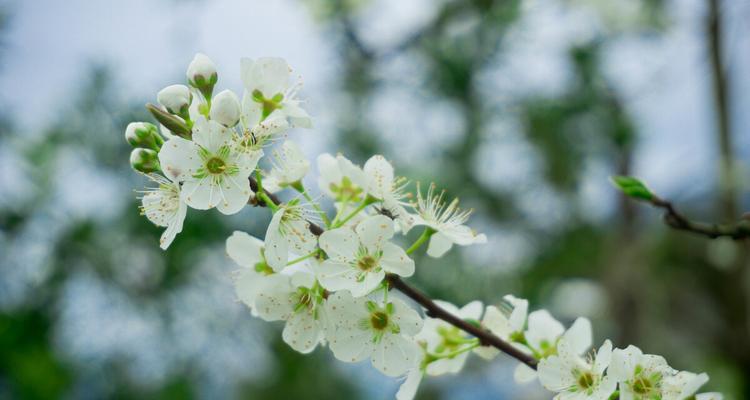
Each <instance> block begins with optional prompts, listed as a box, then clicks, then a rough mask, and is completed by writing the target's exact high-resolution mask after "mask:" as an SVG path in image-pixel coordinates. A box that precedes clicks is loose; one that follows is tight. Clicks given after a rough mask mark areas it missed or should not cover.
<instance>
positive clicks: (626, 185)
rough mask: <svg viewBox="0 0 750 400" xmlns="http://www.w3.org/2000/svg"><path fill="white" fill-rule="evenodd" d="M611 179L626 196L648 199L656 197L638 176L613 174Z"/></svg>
mask: <svg viewBox="0 0 750 400" xmlns="http://www.w3.org/2000/svg"><path fill="white" fill-rule="evenodd" d="M610 181H611V182H612V184H613V185H615V187H616V188H618V189H620V190H621V191H622V192H623V193H624V194H625V195H626V196H630V197H632V198H634V199H638V200H646V201H651V200H653V199H654V194H653V193H651V190H649V188H648V187H646V184H644V183H643V182H641V181H640V180H639V179H637V178H633V177H632V176H613V177H611V178H610Z"/></svg>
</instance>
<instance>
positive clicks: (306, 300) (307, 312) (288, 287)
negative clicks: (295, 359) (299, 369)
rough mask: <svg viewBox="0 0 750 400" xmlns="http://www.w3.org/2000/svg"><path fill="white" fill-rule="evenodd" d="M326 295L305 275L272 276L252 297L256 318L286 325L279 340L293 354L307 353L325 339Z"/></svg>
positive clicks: (297, 273)
mask: <svg viewBox="0 0 750 400" xmlns="http://www.w3.org/2000/svg"><path fill="white" fill-rule="evenodd" d="M327 295H328V293H326V291H325V290H324V289H323V288H322V287H321V286H320V285H319V284H318V283H317V282H316V281H315V277H314V276H313V275H312V274H310V273H307V272H296V273H294V274H293V275H291V276H289V275H286V274H273V275H269V276H268V277H267V278H266V284H264V285H263V286H262V287H261V289H260V290H259V292H258V293H257V295H256V297H255V306H256V311H257V313H258V315H259V316H260V317H261V318H263V319H264V320H266V321H279V320H282V321H286V325H285V326H284V331H283V332H282V335H281V336H282V338H283V339H284V342H286V344H288V345H289V346H290V347H291V348H293V349H294V350H297V351H299V352H300V353H309V352H311V351H313V350H314V349H315V347H316V346H317V345H318V343H320V341H321V340H323V339H325V333H326V327H327V326H328V322H327V319H326V312H327V311H326V307H325V303H326V300H325V297H326V296H327Z"/></svg>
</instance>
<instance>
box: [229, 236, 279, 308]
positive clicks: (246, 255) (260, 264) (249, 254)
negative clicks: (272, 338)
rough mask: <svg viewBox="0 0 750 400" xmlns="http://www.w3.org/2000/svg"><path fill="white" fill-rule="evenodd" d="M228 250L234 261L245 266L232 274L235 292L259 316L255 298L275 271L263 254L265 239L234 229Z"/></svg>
mask: <svg viewBox="0 0 750 400" xmlns="http://www.w3.org/2000/svg"><path fill="white" fill-rule="evenodd" d="M226 251H227V255H228V256H229V258H231V259H232V261H234V262H235V263H236V264H237V265H239V266H240V267H243V268H240V269H239V270H237V271H234V273H233V275H232V281H233V283H234V291H235V294H236V295H237V298H238V299H239V300H240V301H241V302H243V303H244V304H245V305H247V306H248V307H249V308H250V310H251V312H252V314H253V315H254V316H257V315H258V314H257V312H256V306H255V299H256V297H257V295H258V293H259V292H260V290H261V289H262V287H263V285H265V284H268V283H269V282H268V279H266V278H267V277H268V276H270V275H271V274H272V273H273V270H272V269H271V268H270V267H269V266H268V264H267V263H266V259H265V256H264V255H263V252H264V245H263V241H262V240H260V239H257V238H255V237H253V236H250V235H248V234H247V233H245V232H241V231H234V233H232V236H230V237H228V238H227V241H226ZM270 283H273V280H271V282H270Z"/></svg>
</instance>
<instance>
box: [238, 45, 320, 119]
mask: <svg viewBox="0 0 750 400" xmlns="http://www.w3.org/2000/svg"><path fill="white" fill-rule="evenodd" d="M290 74H291V69H290V68H289V65H288V64H287V62H286V60H284V59H282V58H273V57H267V58H259V59H257V60H252V59H249V58H243V59H241V60H240V75H241V77H242V82H243V84H244V85H245V94H244V95H243V98H242V110H243V113H242V114H243V118H244V119H245V125H246V126H254V125H256V124H258V123H259V122H261V121H263V120H265V119H266V118H268V117H269V116H270V115H271V114H272V113H276V114H277V115H279V116H281V117H283V118H284V119H286V120H287V121H288V122H289V124H290V125H291V126H293V127H301V128H312V120H311V119H310V115H308V114H307V111H305V110H304V109H303V108H302V107H300V103H301V102H300V100H298V99H297V91H298V90H299V87H300V86H301V85H299V84H295V85H293V86H290V82H289V81H290V79H289V78H290Z"/></svg>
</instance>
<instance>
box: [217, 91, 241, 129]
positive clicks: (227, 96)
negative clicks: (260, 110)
mask: <svg viewBox="0 0 750 400" xmlns="http://www.w3.org/2000/svg"><path fill="white" fill-rule="evenodd" d="M240 113H241V111H240V100H239V98H238V97H237V95H236V94H234V93H233V92H232V91H231V90H224V91H223V92H221V93H219V94H217V95H216V97H214V99H213V102H212V104H211V112H210V114H209V115H210V117H211V119H212V120H214V121H216V122H218V123H220V124H222V125H224V126H227V127H233V126H235V125H237V122H239V120H240Z"/></svg>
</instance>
